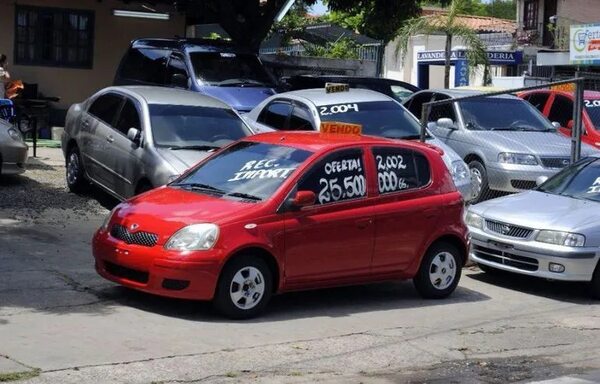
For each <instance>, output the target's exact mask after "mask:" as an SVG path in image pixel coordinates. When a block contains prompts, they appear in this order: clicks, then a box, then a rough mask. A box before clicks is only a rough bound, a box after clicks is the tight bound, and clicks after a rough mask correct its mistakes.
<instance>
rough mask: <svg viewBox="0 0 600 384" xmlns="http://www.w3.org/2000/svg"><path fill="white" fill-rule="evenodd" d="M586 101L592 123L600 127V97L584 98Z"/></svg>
mask: <svg viewBox="0 0 600 384" xmlns="http://www.w3.org/2000/svg"><path fill="white" fill-rule="evenodd" d="M584 103H585V110H586V111H587V113H588V115H589V116H590V119H592V123H593V124H594V126H595V127H596V128H600V99H592V100H584Z"/></svg>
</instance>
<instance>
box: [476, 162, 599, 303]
mask: <svg viewBox="0 0 600 384" xmlns="http://www.w3.org/2000/svg"><path fill="white" fill-rule="evenodd" d="M599 217H600V159H598V158H596V157H588V158H585V159H583V160H580V161H579V162H577V163H575V164H573V165H572V166H570V167H568V168H565V169H563V170H562V171H561V172H559V173H558V174H556V175H555V176H553V177H552V178H550V179H549V180H548V181H546V182H545V183H543V184H542V185H541V186H540V187H538V188H537V189H535V190H532V191H528V192H523V193H519V194H516V195H510V196H505V197H501V198H498V199H494V200H489V201H486V202H483V203H480V204H476V205H472V206H470V207H469V210H468V212H467V214H466V222H467V224H468V226H469V230H470V231H471V249H470V258H471V259H472V260H473V261H475V262H477V263H478V264H479V265H480V266H481V269H483V270H484V271H488V272H494V271H495V270H497V269H501V270H505V271H509V272H514V273H519V274H524V275H530V276H537V277H542V278H546V279H554V280H565V281H586V282H591V286H592V292H593V295H594V296H595V297H597V298H600V267H599V266H598V265H599V264H598V261H599V260H600V220H598V218H599Z"/></svg>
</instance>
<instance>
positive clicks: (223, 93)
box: [202, 86, 275, 112]
mask: <svg viewBox="0 0 600 384" xmlns="http://www.w3.org/2000/svg"><path fill="white" fill-rule="evenodd" d="M202 92H204V93H205V94H207V95H209V96H212V97H215V98H217V99H219V100H221V101H223V102H224V103H226V104H228V105H230V106H231V107H232V108H233V109H235V110H236V111H239V112H249V111H251V110H252V108H254V107H256V106H257V105H258V104H259V103H260V102H261V101H263V100H264V99H266V98H267V97H269V96H272V95H274V94H275V91H274V90H273V89H272V88H263V87H211V86H204V87H202Z"/></svg>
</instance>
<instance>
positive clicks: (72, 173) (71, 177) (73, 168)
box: [67, 151, 79, 185]
mask: <svg viewBox="0 0 600 384" xmlns="http://www.w3.org/2000/svg"><path fill="white" fill-rule="evenodd" d="M78 174H79V156H77V153H76V152H75V151H73V152H71V154H70V155H69V162H68V164H67V182H68V183H69V184H70V185H74V184H75V183H77V177H78Z"/></svg>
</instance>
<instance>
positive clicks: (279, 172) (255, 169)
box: [170, 141, 312, 200]
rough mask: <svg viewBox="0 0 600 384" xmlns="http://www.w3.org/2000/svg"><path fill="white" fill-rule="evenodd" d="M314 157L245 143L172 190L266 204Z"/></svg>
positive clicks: (187, 177)
mask: <svg viewBox="0 0 600 384" xmlns="http://www.w3.org/2000/svg"><path fill="white" fill-rule="evenodd" d="M311 154H312V153H311V152H309V151H304V150H301V149H296V148H291V147H287V146H283V145H274V144H264V143H254V142H247V141H242V142H239V143H237V144H235V145H233V146H231V147H229V148H227V149H225V150H223V151H222V152H220V153H219V154H217V155H215V156H214V157H212V158H211V159H209V160H207V161H206V162H204V163H203V164H201V165H200V166H198V167H197V168H196V169H194V170H193V171H192V172H191V173H190V174H189V175H187V176H186V177H184V178H182V179H180V180H177V182H175V183H172V184H170V186H172V187H181V188H187V187H190V188H194V187H198V188H196V190H198V191H206V192H208V193H215V192H216V193H217V194H219V195H221V196H232V197H234V198H242V199H244V198H245V199H251V200H266V199H268V198H269V197H271V196H272V195H273V194H274V193H275V191H276V190H277V188H279V186H281V184H283V182H284V181H285V180H286V179H288V178H289V177H290V176H291V175H292V174H293V173H294V171H295V170H296V168H298V166H300V164H302V163H303V162H304V161H305V160H306V159H308V157H310V155H311Z"/></svg>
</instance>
